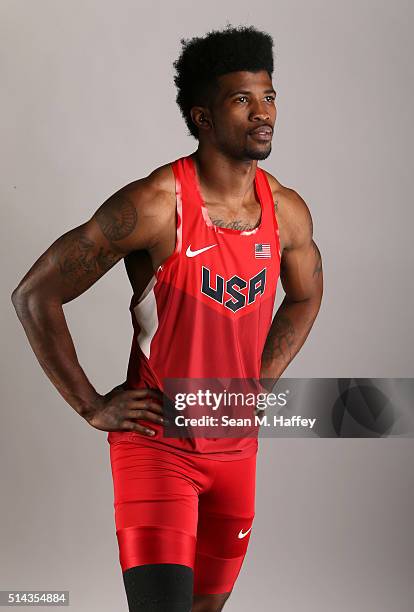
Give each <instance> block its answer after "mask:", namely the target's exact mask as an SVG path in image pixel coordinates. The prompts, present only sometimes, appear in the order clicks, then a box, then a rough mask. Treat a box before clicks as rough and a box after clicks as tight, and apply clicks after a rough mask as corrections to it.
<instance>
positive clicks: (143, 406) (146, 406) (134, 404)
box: [128, 400, 163, 415]
mask: <svg viewBox="0 0 414 612" xmlns="http://www.w3.org/2000/svg"><path fill="white" fill-rule="evenodd" d="M128 408H130V409H131V410H133V409H137V410H151V411H152V412H156V413H157V414H161V415H162V414H163V409H162V406H160V405H159V404H156V403H155V402H152V401H148V400H135V401H130V402H128Z"/></svg>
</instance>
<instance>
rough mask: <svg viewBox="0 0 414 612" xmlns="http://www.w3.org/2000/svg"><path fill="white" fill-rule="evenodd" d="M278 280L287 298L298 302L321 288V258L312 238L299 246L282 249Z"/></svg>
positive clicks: (311, 295) (315, 293) (310, 296)
mask: <svg viewBox="0 0 414 612" xmlns="http://www.w3.org/2000/svg"><path fill="white" fill-rule="evenodd" d="M280 280H281V283H282V287H283V289H284V291H285V293H286V295H287V297H288V299H290V300H292V301H295V302H300V301H302V300H307V299H309V298H312V297H314V296H315V295H319V294H320V292H321V290H322V282H323V275H322V258H321V254H320V251H319V249H318V247H317V245H316V243H315V242H314V241H313V240H310V242H309V243H308V244H305V245H302V246H301V247H299V248H293V249H287V250H284V251H283V254H282V261H281V268H280Z"/></svg>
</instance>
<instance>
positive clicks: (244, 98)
mask: <svg viewBox="0 0 414 612" xmlns="http://www.w3.org/2000/svg"><path fill="white" fill-rule="evenodd" d="M236 99H237V101H238V102H240V101H241V100H247V96H239V97H238V98H236Z"/></svg>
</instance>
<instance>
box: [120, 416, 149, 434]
mask: <svg viewBox="0 0 414 612" xmlns="http://www.w3.org/2000/svg"><path fill="white" fill-rule="evenodd" d="M123 429H124V431H137V432H138V433H142V434H144V436H154V435H155V431H154V430H153V429H150V428H149V427H144V426H143V425H139V423H135V421H127V420H125V421H124V423H123Z"/></svg>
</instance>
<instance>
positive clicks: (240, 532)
mask: <svg viewBox="0 0 414 612" xmlns="http://www.w3.org/2000/svg"><path fill="white" fill-rule="evenodd" d="M250 530H251V527H250V529H248V530H247V531H246V533H243V529H240V531H239V540H241V539H242V538H245V537H246V536H247V534H248V533H249V531H250Z"/></svg>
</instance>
